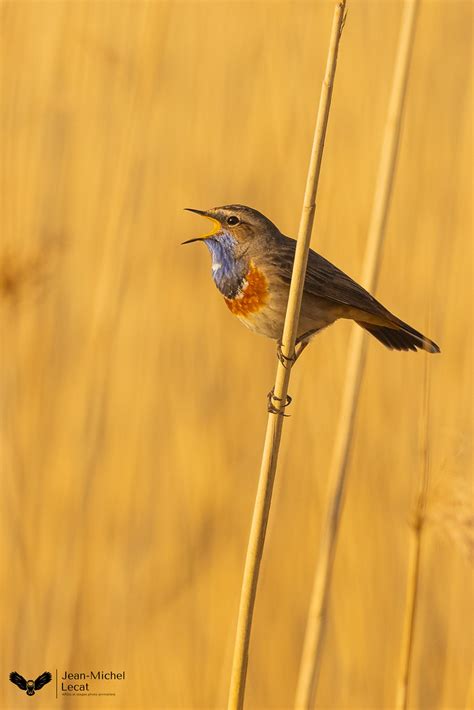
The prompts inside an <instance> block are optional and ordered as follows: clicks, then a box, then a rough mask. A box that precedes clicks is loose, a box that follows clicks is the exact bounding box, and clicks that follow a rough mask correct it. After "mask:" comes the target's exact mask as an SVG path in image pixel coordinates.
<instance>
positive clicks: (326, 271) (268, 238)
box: [183, 205, 440, 361]
mask: <svg viewBox="0 0 474 710" xmlns="http://www.w3.org/2000/svg"><path fill="white" fill-rule="evenodd" d="M187 209H188V211H190V212H195V213H196V214H198V215H202V216H203V217H207V218H208V219H210V220H211V222H212V225H213V229H212V231H210V232H209V233H208V234H205V235H204V236H202V237H197V238H195V239H188V240H187V241H185V242H183V244H189V243H191V242H197V241H202V242H204V244H205V245H206V246H207V248H208V249H209V251H210V253H211V256H212V277H213V279H214V283H215V284H216V286H217V288H218V289H219V291H220V292H221V293H222V295H223V296H224V301H225V303H226V305H227V307H228V309H229V310H230V311H231V313H233V314H234V315H236V316H237V318H238V319H239V320H240V321H242V323H243V324H244V325H246V326H247V328H250V329H251V330H253V331H255V332H256V333H260V334H261V335H266V336H267V337H268V338H273V339H274V340H276V341H277V342H278V345H279V349H278V356H279V358H280V359H282V358H283V357H284V356H283V354H282V352H281V338H282V334H283V325H284V321H285V314H286V305H287V301H288V293H289V286H290V280H291V273H292V268H293V261H294V257H295V247H296V241H295V240H294V239H290V238H289V237H285V235H284V234H282V233H281V232H280V231H279V229H278V227H276V226H275V225H274V224H273V222H271V221H270V220H269V219H268V218H267V217H265V215H263V214H262V213H261V212H258V211H257V210H254V209H252V208H251V207H246V206H245V205H226V206H224V207H214V208H213V209H210V210H195V209H191V208H187ZM339 318H347V319H351V320H354V321H355V322H356V323H357V324H358V325H360V326H361V327H362V328H364V329H365V330H366V331H368V332H369V333H370V334H371V335H373V336H374V337H375V338H377V340H379V341H380V342H381V343H383V345H385V346H386V347H387V348H390V349H391V350H415V351H416V350H418V349H422V350H426V351H427V352H429V353H439V352H440V349H439V347H438V346H437V345H436V343H434V342H433V341H432V340H430V339H429V338H427V337H426V336H425V335H423V334H422V333H420V332H419V331H417V330H415V329H414V328H412V327H411V326H410V325H408V324H407V323H404V322H403V321H402V320H400V318H397V317H396V316H394V315H393V314H392V313H390V311H388V310H387V309H386V308H385V307H384V306H382V304H381V303H379V301H377V300H376V299H375V298H374V297H373V296H371V295H370V293H368V291H366V290H365V289H364V288H362V286H359V284H358V283H356V282H355V281H354V280H353V279H351V278H350V277H349V276H347V275H346V274H345V273H344V272H343V271H341V270H340V269H338V268H337V266H334V265H333V264H331V262H330V261H328V260H327V259H325V258H324V257H322V256H321V255H320V254H317V253H316V252H315V251H313V250H312V249H310V250H309V256H308V266H307V270H306V277H305V282H304V292H303V299H302V303H301V313H300V320H299V324H298V332H297V340H296V346H297V347H296V349H295V354H294V356H293V358H292V360H296V358H298V357H299V356H300V355H301V353H302V351H303V350H304V348H305V347H306V346H307V345H308V343H309V342H310V340H311V338H312V337H313V336H314V335H315V334H316V333H318V332H319V331H320V330H322V329H323V328H326V327H327V326H328V325H331V323H334V321H336V320H338V319H339ZM282 361H283V360H282Z"/></svg>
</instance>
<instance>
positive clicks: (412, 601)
mask: <svg viewBox="0 0 474 710" xmlns="http://www.w3.org/2000/svg"><path fill="white" fill-rule="evenodd" d="M429 416H430V363H429V361H428V359H426V360H425V378H424V398H423V417H422V422H423V430H422V433H421V445H422V457H423V470H422V474H421V476H420V479H419V488H418V494H417V499H416V505H415V511H414V520H413V524H412V526H411V536H410V557H409V564H408V577H407V589H406V605H405V618H404V621H403V634H402V647H401V657H400V668H399V675H398V686H397V701H396V706H395V707H396V710H406V708H407V707H408V705H407V703H408V691H409V688H410V675H411V665H412V657H413V638H414V631H415V623H416V613H417V608H418V604H417V602H418V589H419V581H420V561H421V542H422V533H423V530H424V524H425V518H426V504H427V500H428V487H429V480H430V448H429V426H430V425H429Z"/></svg>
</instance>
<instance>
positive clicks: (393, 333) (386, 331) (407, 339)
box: [267, 235, 440, 353]
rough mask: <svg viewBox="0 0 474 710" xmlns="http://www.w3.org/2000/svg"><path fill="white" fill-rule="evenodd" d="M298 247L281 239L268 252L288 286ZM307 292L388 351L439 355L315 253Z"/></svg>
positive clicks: (310, 261)
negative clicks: (424, 351)
mask: <svg viewBox="0 0 474 710" xmlns="http://www.w3.org/2000/svg"><path fill="white" fill-rule="evenodd" d="M295 246H296V242H295V241H294V239H289V237H285V236H283V235H281V237H280V238H279V242H278V247H279V248H278V249H275V250H269V252H270V251H271V253H272V254H273V256H269V254H268V253H267V259H268V258H270V259H271V261H272V263H273V266H274V268H275V270H276V272H277V273H278V274H279V276H280V278H281V279H282V280H283V281H285V283H287V284H289V283H290V280H291V272H292V269H293V261H294V258H295ZM304 290H305V293H309V294H311V295H313V296H315V297H316V298H321V299H324V300H326V301H328V302H329V303H332V304H334V305H335V306H336V308H335V312H336V317H337V318H352V319H353V320H355V321H356V323H358V324H359V325H360V326H361V327H362V328H365V329H366V330H367V331H368V332H369V333H371V335H373V336H374V337H375V338H377V339H378V340H380V342H381V343H383V344H384V345H385V346H386V347H388V348H391V349H395V350H416V349H417V348H422V349H423V350H427V351H428V352H431V353H439V352H440V350H439V347H438V345H437V344H436V343H434V342H433V341H432V340H430V339H429V338H427V337H426V336H425V335H423V334H422V333H420V332H419V331H418V330H415V329H414V328H412V327H411V326H410V325H408V323H404V322H403V321H402V320H400V319H399V318H397V317H396V316H394V315H393V314H392V313H390V311H388V310H387V309H386V308H385V307H384V306H382V304H381V303H379V302H378V301H377V300H376V299H375V298H374V297H373V296H371V295H370V293H369V292H368V291H366V290H365V288H362V286H359V284H358V283H356V282H355V281H354V280H353V279H351V277H350V276H347V274H345V273H344V272H343V271H341V270H340V269H338V268H337V266H334V264H331V262H330V261H328V260H327V259H325V258H324V257H323V256H321V255H320V254H317V253H316V252H315V251H313V250H312V249H310V250H309V254H308V266H307V269H306V278H305V285H304ZM398 331H403V333H400V332H398Z"/></svg>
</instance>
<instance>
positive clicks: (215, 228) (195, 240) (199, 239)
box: [181, 207, 222, 244]
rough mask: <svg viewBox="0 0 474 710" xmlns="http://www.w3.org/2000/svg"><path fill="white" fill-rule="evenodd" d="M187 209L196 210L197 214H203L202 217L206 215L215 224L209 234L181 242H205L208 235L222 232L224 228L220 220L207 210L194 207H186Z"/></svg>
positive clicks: (189, 210)
mask: <svg viewBox="0 0 474 710" xmlns="http://www.w3.org/2000/svg"><path fill="white" fill-rule="evenodd" d="M184 209H185V210H187V211H188V212H195V213H196V214H199V215H201V217H206V218H207V219H210V220H211V222H212V223H213V225H214V228H213V230H212V231H211V232H209V233H208V234H204V235H203V236H202V237H195V238H194V239H187V240H186V241H185V242H181V244H191V242H203V241H205V240H206V239H207V238H208V237H212V235H213V234H217V232H220V230H221V229H222V226H221V223H220V222H219V220H217V219H215V218H214V217H211V216H210V215H209V214H208V213H207V212H206V211H205V210H194V209H192V207H185V208H184Z"/></svg>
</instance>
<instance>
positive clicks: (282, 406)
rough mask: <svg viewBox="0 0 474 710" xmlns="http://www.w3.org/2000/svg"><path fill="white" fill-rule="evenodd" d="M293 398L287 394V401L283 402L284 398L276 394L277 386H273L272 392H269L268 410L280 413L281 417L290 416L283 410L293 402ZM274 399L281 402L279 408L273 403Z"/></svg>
mask: <svg viewBox="0 0 474 710" xmlns="http://www.w3.org/2000/svg"><path fill="white" fill-rule="evenodd" d="M291 400H292V398H291V397H290V395H289V394H287V395H286V398H285V403H284V404H283V403H282V402H283V400H282V399H281V398H280V397H276V396H275V388H274V387H272V389H271V390H270V392H269V393H268V394H267V410H268V412H269V413H270V414H279V415H280V416H281V417H289V416H290V415H289V414H285V413H284V411H283V410H284V409H285V407H288V405H289V404H291ZM274 401H275V402H279V405H278V408H277V407H275V405H274V404H273V402H274Z"/></svg>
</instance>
